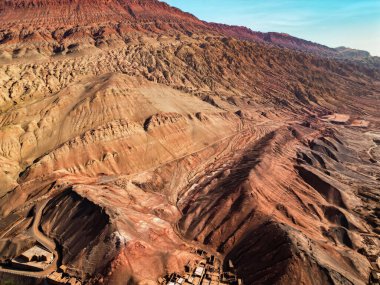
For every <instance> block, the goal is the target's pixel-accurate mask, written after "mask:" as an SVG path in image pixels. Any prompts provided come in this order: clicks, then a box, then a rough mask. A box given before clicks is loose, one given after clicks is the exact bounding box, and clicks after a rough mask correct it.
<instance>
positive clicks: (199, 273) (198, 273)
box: [194, 266, 205, 277]
mask: <svg viewBox="0 0 380 285" xmlns="http://www.w3.org/2000/svg"><path fill="white" fill-rule="evenodd" d="M204 271H205V269H204V267H201V266H198V267H197V268H196V269H195V272H194V275H195V276H199V277H202V275H203V273H204Z"/></svg>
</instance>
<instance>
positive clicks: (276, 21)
mask: <svg viewBox="0 0 380 285" xmlns="http://www.w3.org/2000/svg"><path fill="white" fill-rule="evenodd" d="M165 2H167V3H168V4H170V5H172V6H175V7H178V8H181V9H182V10H184V11H187V12H190V13H192V14H194V15H196V16H197V17H198V18H200V19H202V20H206V21H212V22H219V23H226V24H234V25H244V26H247V27H249V28H251V29H253V30H255V31H262V32H268V31H275V32H285V33H288V34H291V35H293V36H296V37H300V38H303V39H306V40H311V41H314V42H318V43H321V44H325V45H327V46H330V47H338V46H348V47H352V48H357V49H364V50H367V51H369V52H370V53H371V54H372V55H378V56H380V0H165Z"/></svg>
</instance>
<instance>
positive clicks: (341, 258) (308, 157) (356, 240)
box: [0, 0, 380, 284]
mask: <svg viewBox="0 0 380 285" xmlns="http://www.w3.org/2000/svg"><path fill="white" fill-rule="evenodd" d="M0 25H1V26H0V165H1V167H0V216H1V220H0V262H5V261H6V260H9V259H11V258H14V257H16V256H17V255H19V254H20V253H21V252H22V251H23V250H24V249H26V248H28V247H30V245H31V244H33V243H35V242H36V240H35V236H34V235H33V233H32V230H31V228H32V221H33V218H34V217H35V215H36V214H35V212H36V209H38V207H40V206H41V205H42V204H43V205H45V204H46V206H44V209H43V211H42V214H41V221H40V222H39V224H40V228H41V231H42V232H43V234H45V235H46V236H47V237H49V238H50V239H53V240H54V241H55V243H56V250H57V252H58V254H59V256H58V263H59V265H61V264H64V265H66V266H67V267H68V271H67V272H68V274H69V275H70V276H71V277H74V278H76V279H77V280H81V281H82V282H83V283H84V284H102V283H103V284H157V283H158V280H159V278H160V277H163V276H165V275H167V274H171V273H174V272H177V273H179V274H182V273H183V271H184V268H185V265H186V264H188V263H189V262H190V263H192V262H196V261H197V260H198V259H199V257H198V256H197V255H195V254H194V249H195V248H202V249H204V250H206V251H208V252H212V253H213V254H214V255H215V256H217V257H218V258H219V259H221V260H222V262H223V263H224V265H225V268H227V267H228V264H229V263H228V261H229V260H232V262H233V264H235V267H236V273H237V276H239V278H241V279H242V280H243V283H244V284H368V283H369V282H370V273H371V271H372V270H380V268H377V265H376V258H377V256H378V255H379V248H380V240H379V234H380V221H379V218H380V217H379V202H380V198H379V197H380V193H379V191H380V189H379V179H380V178H379V177H380V166H379V163H380V145H379V142H380V130H379V128H380V118H379V115H378V109H379V105H380V65H379V62H378V59H377V58H373V57H367V55H360V56H359V55H358V54H357V53H354V56H351V55H347V50H342V49H341V50H333V49H329V48H327V47H324V46H321V45H318V44H314V43H310V42H307V41H304V40H301V39H297V38H294V37H291V36H289V35H284V34H277V33H269V34H261V33H257V32H253V31H251V30H249V29H246V28H243V27H231V26H225V25H221V24H214V23H206V22H203V21H201V20H199V19H197V18H196V17H194V16H192V15H190V14H187V13H184V12H182V11H180V10H178V9H176V8H173V7H170V6H168V5H166V4H164V3H161V2H159V1H155V0H146V1H143V0H140V1H137V0H136V1H133V0H96V1H89V0H73V1H68V0H67V1H66V0H56V1H53V0H17V1H1V2H0ZM342 53H345V55H342ZM352 57H355V58H352ZM3 265H4V264H2V265H1V267H0V272H5V270H6V268H5V267H4V266H3ZM147 265H149V266H147ZM3 274H5V273H3ZM20 276H25V272H20V274H16V275H15V274H13V275H8V276H7V275H1V276H0V278H3V280H5V279H6V278H8V279H11V278H16V279H17V278H24V279H25V278H26V277H20ZM28 276H29V275H28ZM24 279H23V280H24ZM27 282H30V284H33V283H35V284H36V283H38V282H39V281H38V280H35V279H32V278H30V279H28V278H26V279H25V284H27Z"/></svg>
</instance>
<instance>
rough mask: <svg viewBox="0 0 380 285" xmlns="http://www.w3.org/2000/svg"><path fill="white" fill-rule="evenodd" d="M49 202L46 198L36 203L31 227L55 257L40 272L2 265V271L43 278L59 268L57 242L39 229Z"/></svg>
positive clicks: (0, 268)
mask: <svg viewBox="0 0 380 285" xmlns="http://www.w3.org/2000/svg"><path fill="white" fill-rule="evenodd" d="M48 202H49V200H45V201H43V202H41V203H40V204H38V205H36V214H35V216H34V220H33V225H32V228H31V229H30V234H31V235H32V236H33V237H34V238H35V239H36V240H37V242H39V243H40V244H41V245H42V246H44V247H45V248H47V249H48V250H49V251H51V252H52V253H53V255H54V259H53V261H52V263H51V264H50V265H49V266H48V267H47V268H46V269H45V270H43V271H39V272H32V271H27V270H17V269H6V268H2V267H0V272H4V273H10V274H15V275H22V276H27V277H33V278H43V277H47V276H48V275H49V274H50V273H52V272H53V271H55V270H57V268H58V265H57V263H58V256H59V255H58V252H57V251H56V244H55V242H54V241H53V240H51V239H49V238H48V237H47V236H45V235H44V234H43V233H42V232H41V231H40V230H39V225H40V221H41V216H42V212H43V210H44V208H45V206H46V204H47V203H48Z"/></svg>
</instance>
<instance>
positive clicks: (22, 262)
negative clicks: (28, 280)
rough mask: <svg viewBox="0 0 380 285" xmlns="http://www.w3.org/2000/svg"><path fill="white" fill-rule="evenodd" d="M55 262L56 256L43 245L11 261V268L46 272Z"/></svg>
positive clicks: (34, 247) (36, 246)
mask: <svg viewBox="0 0 380 285" xmlns="http://www.w3.org/2000/svg"><path fill="white" fill-rule="evenodd" d="M53 260H54V254H53V253H52V252H50V251H49V250H47V249H46V248H44V247H43V246H42V245H39V244H37V245H35V246H33V247H32V248H30V249H28V250H26V251H24V252H23V253H21V254H20V255H19V256H17V257H15V258H13V259H12V260H11V266H12V267H13V268H16V269H20V270H27V271H44V270H45V269H46V268H48V267H49V266H50V265H51V263H52V262H53Z"/></svg>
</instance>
